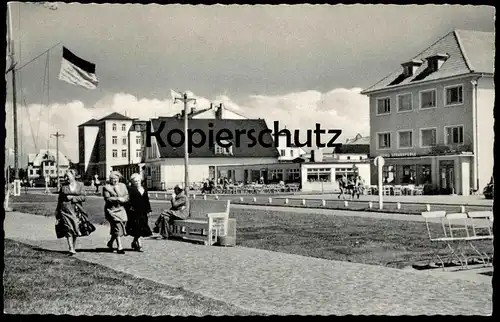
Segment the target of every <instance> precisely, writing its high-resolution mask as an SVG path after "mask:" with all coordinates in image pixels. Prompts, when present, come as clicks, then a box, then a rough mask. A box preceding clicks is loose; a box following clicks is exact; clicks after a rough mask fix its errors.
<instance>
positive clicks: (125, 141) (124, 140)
mask: <svg viewBox="0 0 500 322" xmlns="http://www.w3.org/2000/svg"><path fill="white" fill-rule="evenodd" d="M122 143H123V145H127V137H126V136H124V137H123V138H122Z"/></svg>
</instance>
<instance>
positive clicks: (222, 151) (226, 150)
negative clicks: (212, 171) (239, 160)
mask: <svg viewBox="0 0 500 322" xmlns="http://www.w3.org/2000/svg"><path fill="white" fill-rule="evenodd" d="M220 143H221V144H223V145H228V144H231V142H230V141H228V140H221V141H220ZM214 150H215V151H214V152H215V154H216V155H233V146H232V145H231V146H229V147H222V146H219V145H218V144H217V143H215V146H214Z"/></svg>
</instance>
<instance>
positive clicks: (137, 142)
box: [135, 135, 141, 145]
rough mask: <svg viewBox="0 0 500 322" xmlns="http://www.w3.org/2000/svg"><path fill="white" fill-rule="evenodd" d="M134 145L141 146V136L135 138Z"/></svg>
mask: <svg viewBox="0 0 500 322" xmlns="http://www.w3.org/2000/svg"><path fill="white" fill-rule="evenodd" d="M135 143H136V144H138V145H141V136H140V135H139V136H137V137H136V138H135Z"/></svg>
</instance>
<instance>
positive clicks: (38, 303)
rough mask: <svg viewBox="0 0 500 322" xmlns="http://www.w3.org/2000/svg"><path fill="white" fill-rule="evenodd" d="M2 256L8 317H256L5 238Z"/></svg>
mask: <svg viewBox="0 0 500 322" xmlns="http://www.w3.org/2000/svg"><path fill="white" fill-rule="evenodd" d="M4 254H5V271H4V310H5V313H8V314H69V315H180V316H189V315H194V316H203V315H255V313H252V312H249V311H246V310H243V309H239V308H236V307H234V306H231V305H229V304H226V303H224V302H221V301H216V300H213V299H209V298H205V297H202V296H200V295H197V294H194V293H191V292H187V291H185V290H183V289H182V288H173V287H169V286H165V285H161V284H158V283H154V282H152V281H149V280H145V279H139V278H135V277H133V276H131V275H128V274H124V273H120V272H116V271H114V270H112V269H109V268H106V267H102V266H99V265H96V264H92V263H88V262H85V261H80V260H78V259H76V258H72V257H68V256H67V255H63V254H59V253H50V252H42V251H37V250H34V249H33V248H32V247H30V246H27V245H25V244H21V243H17V242H15V241H11V240H8V239H7V240H5V244H4ZM40 276H43V278H40Z"/></svg>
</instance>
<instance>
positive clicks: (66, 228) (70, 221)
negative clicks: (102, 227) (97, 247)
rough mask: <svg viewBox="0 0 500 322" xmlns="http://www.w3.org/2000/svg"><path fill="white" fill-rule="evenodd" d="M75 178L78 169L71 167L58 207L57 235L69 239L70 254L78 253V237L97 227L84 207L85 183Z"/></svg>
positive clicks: (86, 234)
mask: <svg viewBox="0 0 500 322" xmlns="http://www.w3.org/2000/svg"><path fill="white" fill-rule="evenodd" d="M75 178H76V171H75V170H73V169H69V170H68V171H67V172H66V174H65V176H64V179H65V181H66V182H65V183H64V184H63V185H62V186H61V188H60V190H59V199H58V200H57V207H56V235H57V238H66V239H67V241H68V246H69V254H70V255H74V254H76V250H75V247H76V239H77V237H82V236H88V235H90V234H91V233H92V232H94V231H95V229H96V228H95V226H94V225H92V223H91V222H90V221H89V220H88V215H87V213H86V212H85V210H84V209H83V203H84V202H85V199H86V197H85V188H84V186H83V183H82V182H77V181H76V179H75Z"/></svg>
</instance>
